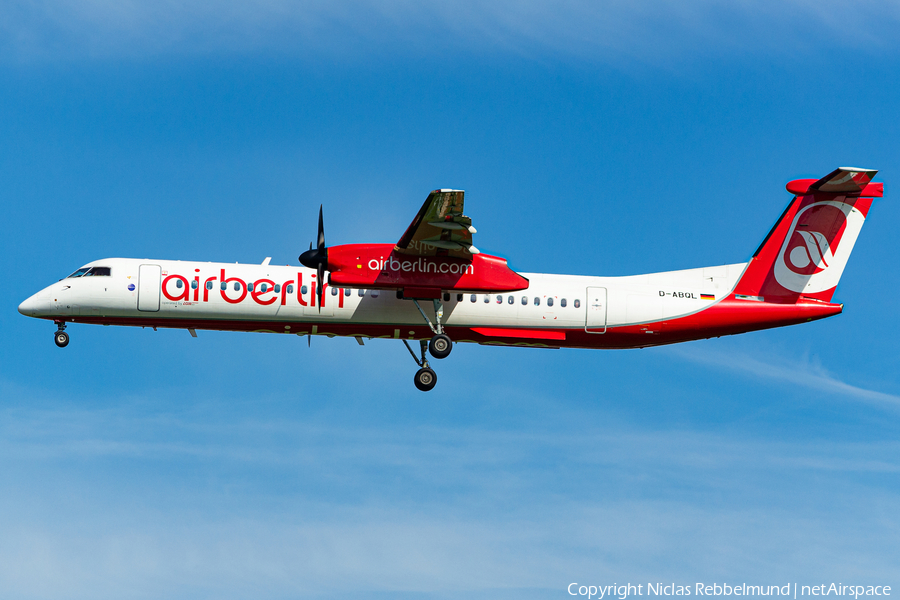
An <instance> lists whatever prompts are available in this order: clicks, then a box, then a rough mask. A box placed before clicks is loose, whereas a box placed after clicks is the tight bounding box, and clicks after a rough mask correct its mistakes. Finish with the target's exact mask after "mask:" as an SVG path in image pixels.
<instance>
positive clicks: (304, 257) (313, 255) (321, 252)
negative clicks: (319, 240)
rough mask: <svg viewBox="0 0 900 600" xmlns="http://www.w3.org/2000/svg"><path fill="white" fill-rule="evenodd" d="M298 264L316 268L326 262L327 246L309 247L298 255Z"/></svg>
mask: <svg viewBox="0 0 900 600" xmlns="http://www.w3.org/2000/svg"><path fill="white" fill-rule="evenodd" d="M300 264H301V265H303V266H304V267H308V268H310V269H316V268H318V267H319V265H323V266H324V265H327V264H328V249H327V248H311V249H309V250H307V251H306V252H304V253H303V254H301V255H300Z"/></svg>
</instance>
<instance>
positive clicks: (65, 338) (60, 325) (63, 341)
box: [53, 321, 69, 348]
mask: <svg viewBox="0 0 900 600" xmlns="http://www.w3.org/2000/svg"><path fill="white" fill-rule="evenodd" d="M56 326H57V330H56V333H55V334H54V335H53V341H54V342H56V345H57V346H59V347H60V348H65V347H66V346H68V345H69V334H68V333H66V323H65V321H57V323H56Z"/></svg>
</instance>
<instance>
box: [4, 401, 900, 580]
mask: <svg viewBox="0 0 900 600" xmlns="http://www.w3.org/2000/svg"><path fill="white" fill-rule="evenodd" d="M0 392H6V394H5V395H4V401H5V402H4V407H3V410H2V411H0V471H2V472H3V474H4V476H3V478H2V481H0V530H2V531H3V532H4V535H3V536H2V538H0V588H2V589H4V590H6V591H7V592H8V593H10V594H12V595H15V596H19V597H34V598H41V597H46V598H50V597H60V596H65V597H70V598H81V597H83V598H87V597H90V598H105V597H109V598H112V597H122V596H123V595H127V596H129V597H140V593H134V592H133V590H135V589H137V590H142V592H141V593H143V594H144V595H145V596H146V597H148V598H149V597H160V596H166V597H173V598H177V597H197V596H215V597H222V598H238V597H252V596H259V595H263V596H266V597H316V596H317V595H318V594H327V593H334V594H348V593H352V592H354V591H356V592H358V593H359V594H360V595H368V594H371V593H373V592H378V593H383V594H391V593H397V594H399V593H400V592H408V593H410V594H419V595H420V596H417V597H423V598H449V597H466V598H469V597H477V596H476V594H475V593H474V591H477V590H481V592H480V593H481V594H483V596H484V597H500V596H498V594H497V593H492V592H490V590H494V589H504V588H506V589H515V588H531V589H532V591H533V590H537V589H541V588H544V589H550V590H551V593H547V594H546V596H550V597H552V596H553V595H559V594H560V593H563V592H562V591H561V590H562V589H563V587H562V586H564V585H565V584H567V583H569V582H571V581H574V580H586V578H589V579H593V580H595V581H596V580H600V579H607V578H621V577H634V578H637V577H641V578H643V577H665V578H667V579H671V578H673V577H675V578H678V577H690V578H693V577H701V578H702V577H714V576H726V575H728V576H732V577H734V576H738V577H744V578H750V577H763V578H765V577H770V576H773V577H774V576H778V577H782V578H783V577H787V576H799V575H798V573H799V574H800V575H803V576H813V575H817V574H823V575H824V574H826V573H827V572H828V569H830V568H834V567H835V566H836V565H841V567H842V568H846V567H844V565H846V564H848V563H852V564H853V565H856V566H854V567H853V573H859V574H861V575H866V576H869V577H872V576H874V575H877V574H883V573H887V572H889V571H890V569H891V568H892V566H893V565H894V564H895V563H896V550H895V549H894V548H893V546H892V545H891V544H892V543H893V540H894V539H896V534H897V531H896V525H895V524H893V522H892V521H890V520H889V519H887V517H886V515H890V514H892V512H891V511H892V510H893V506H895V505H896V495H897V490H896V489H895V487H896V486H895V485H894V484H893V483H892V482H893V480H894V478H893V477H890V478H887V477H885V475H891V476H893V474H896V473H897V472H900V464H898V459H897V457H898V456H900V453H898V451H897V444H896V442H873V443H847V442H843V443H838V442H835V441H833V440H828V441H827V442H821V441H810V442H802V443H791V442H787V441H774V442H773V441H770V440H767V439H764V440H758V439H753V438H752V437H750V436H741V435H733V434H732V435H729V434H725V433H721V432H717V431H714V432H710V431H696V430H668V431H659V430H653V429H647V428H640V427H636V426H626V425H622V424H617V423H609V422H607V421H606V420H604V419H597V418H595V417H596V416H597V415H592V416H591V417H590V418H578V417H577V415H572V414H568V415H562V416H561V418H559V419H554V418H548V417H547V415H545V414H544V413H543V412H540V411H538V412H540V414H536V415H535V418H534V419H532V420H530V421H528V422H526V423H522V424H521V425H520V426H518V427H515V428H510V427H509V426H508V425H507V426H506V427H505V428H504V427H490V426H480V427H475V426H456V427H454V426H439V425H425V424H423V423H422V422H421V421H419V420H417V421H414V422H411V423H407V424H402V423H397V422H391V423H355V424H354V423H351V422H348V421H346V420H343V421H342V420H341V419H340V418H336V417H335V416H334V415H331V416H325V417H323V418H320V419H317V420H310V419H304V418H296V417H293V418H288V417H285V416H283V415H280V416H277V417H270V418H267V417H264V416H261V415H260V414H258V413H257V412H256V411H251V410H245V411H235V412H233V413H232V412H228V413H225V414H223V413H221V412H219V413H216V412H215V411H214V410H211V408H212V407H213V406H214V404H215V403H214V402H213V401H212V400H210V399H206V400H202V399H198V398H196V397H195V395H194V394H190V395H189V397H191V398H193V400H191V405H190V406H183V405H181V404H178V403H173V402H171V398H170V399H169V400H170V401H169V402H168V403H167V402H166V397H167V396H166V394H159V395H158V396H156V397H154V392H147V396H146V397H144V398H135V399H131V400H129V401H122V400H121V399H120V398H118V396H117V397H116V399H115V401H113V400H110V401H109V402H105V401H104V399H102V398H96V399H95V405H94V406H95V407H94V408H91V407H83V406H81V402H80V401H78V400H77V399H70V400H68V401H67V400H66V399H65V398H48V397H45V396H42V395H41V394H40V393H39V392H34V391H29V390H28V389H25V388H15V387H13V386H9V385H0ZM19 394H21V396H20V395H19ZM521 396H522V397H519V398H518V401H519V402H525V403H526V404H527V403H528V398H527V395H525V394H522V395H521ZM154 401H155V402H154ZM294 401H295V399H291V400H290V401H289V402H294ZM528 405H529V406H532V405H531V404H528ZM98 406H102V407H105V408H96V407H98ZM601 416H602V415H601ZM582 417H583V415H582ZM861 491H863V492H864V493H861ZM861 531H862V532H880V533H878V534H877V535H872V534H868V535H866V536H865V539H864V540H862V541H857V540H860V536H859V533H860V532H861ZM759 556H766V557H768V558H767V560H765V561H760V560H759V559H758V557H759ZM798 557H799V558H798ZM773 565H774V566H773ZM842 574H843V575H844V576H845V577H846V576H849V574H848V572H847V571H843V572H842ZM611 581H612V579H611V580H610V581H609V582H611ZM400 597H402V596H400ZM514 597H517V598H518V597H529V596H527V595H523V594H519V593H517V594H515V595H514Z"/></svg>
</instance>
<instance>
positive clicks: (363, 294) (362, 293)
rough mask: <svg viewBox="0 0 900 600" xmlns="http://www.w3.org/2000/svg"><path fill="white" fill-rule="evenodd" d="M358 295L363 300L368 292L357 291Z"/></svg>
mask: <svg viewBox="0 0 900 600" xmlns="http://www.w3.org/2000/svg"><path fill="white" fill-rule="evenodd" d="M356 295H357V296H359V297H360V298H362V297H363V296H365V295H366V290H356Z"/></svg>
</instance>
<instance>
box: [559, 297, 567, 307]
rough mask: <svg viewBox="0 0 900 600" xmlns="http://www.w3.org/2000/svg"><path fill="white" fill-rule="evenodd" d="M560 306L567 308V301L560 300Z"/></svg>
mask: <svg viewBox="0 0 900 600" xmlns="http://www.w3.org/2000/svg"><path fill="white" fill-rule="evenodd" d="M559 305H560V306H562V307H563V308H565V307H566V299H565V298H563V299H562V300H560V301H559Z"/></svg>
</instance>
